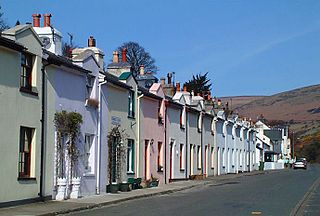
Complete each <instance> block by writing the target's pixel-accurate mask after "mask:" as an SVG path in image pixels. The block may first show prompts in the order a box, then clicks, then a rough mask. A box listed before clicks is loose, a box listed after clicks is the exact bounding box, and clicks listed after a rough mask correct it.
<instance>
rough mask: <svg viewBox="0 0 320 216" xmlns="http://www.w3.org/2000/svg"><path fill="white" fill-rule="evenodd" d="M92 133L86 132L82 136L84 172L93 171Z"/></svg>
mask: <svg viewBox="0 0 320 216" xmlns="http://www.w3.org/2000/svg"><path fill="white" fill-rule="evenodd" d="M93 140H94V135H92V134H86V135H85V136H84V170H85V172H86V173H93V171H94V163H95V160H94V150H95V149H94V145H93Z"/></svg>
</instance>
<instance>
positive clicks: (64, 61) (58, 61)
mask: <svg viewBox="0 0 320 216" xmlns="http://www.w3.org/2000/svg"><path fill="white" fill-rule="evenodd" d="M43 53H44V54H47V55H48V58H47V59H46V61H48V62H49V63H52V64H55V65H58V66H60V65H63V66H65V67H68V68H71V69H74V70H77V71H80V72H82V73H86V74H89V73H91V71H89V70H86V69H84V68H83V67H80V66H78V65H76V64H73V63H72V61H71V60H70V59H68V58H66V57H63V56H59V55H56V54H54V53H52V52H49V51H48V50H45V49H43Z"/></svg>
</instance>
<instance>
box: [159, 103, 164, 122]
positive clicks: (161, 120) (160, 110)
mask: <svg viewBox="0 0 320 216" xmlns="http://www.w3.org/2000/svg"><path fill="white" fill-rule="evenodd" d="M162 103H163V102H162V101H159V103H158V123H159V124H163V112H162V110H163V107H162Z"/></svg>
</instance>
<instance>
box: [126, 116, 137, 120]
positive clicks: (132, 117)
mask: <svg viewBox="0 0 320 216" xmlns="http://www.w3.org/2000/svg"><path fill="white" fill-rule="evenodd" d="M128 119H133V120H135V119H136V118H135V117H134V116H128Z"/></svg>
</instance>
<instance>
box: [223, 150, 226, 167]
mask: <svg viewBox="0 0 320 216" xmlns="http://www.w3.org/2000/svg"><path fill="white" fill-rule="evenodd" d="M222 166H223V167H225V166H226V153H225V151H224V148H222Z"/></svg>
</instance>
